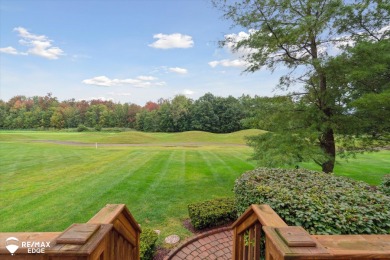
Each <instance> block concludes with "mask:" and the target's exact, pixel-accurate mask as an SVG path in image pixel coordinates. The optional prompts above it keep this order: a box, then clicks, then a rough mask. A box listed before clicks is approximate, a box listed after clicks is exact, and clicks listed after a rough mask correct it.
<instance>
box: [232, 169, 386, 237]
mask: <svg viewBox="0 0 390 260" xmlns="http://www.w3.org/2000/svg"><path fill="white" fill-rule="evenodd" d="M234 192H235V196H236V197H235V199H236V206H237V209H238V212H239V213H240V214H241V213H242V212H244V210H245V209H246V208H247V207H248V206H249V205H251V204H269V205H270V206H271V207H272V208H273V209H274V210H275V211H276V212H277V213H278V214H279V216H280V217H281V218H282V219H283V220H284V221H285V222H286V223H287V224H288V225H292V226H295V225H297V226H302V227H304V228H305V229H306V230H307V231H308V232H309V233H311V234H380V233H381V234H386V233H390V198H389V197H387V196H385V195H384V194H382V193H381V192H379V191H377V192H375V191H372V190H370V186H369V185H367V184H365V183H363V182H360V181H354V180H352V179H348V178H345V177H335V176H333V175H330V174H326V173H320V172H315V171H309V170H305V169H296V170H290V169H269V168H259V169H256V170H253V171H249V172H246V173H244V174H243V175H242V176H241V177H239V178H238V179H237V180H236V182H235V186H234Z"/></svg>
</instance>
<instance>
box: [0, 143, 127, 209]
mask: <svg viewBox="0 0 390 260" xmlns="http://www.w3.org/2000/svg"><path fill="white" fill-rule="evenodd" d="M75 150H77V151H78V152H81V151H82V152H83V154H84V155H83V157H84V158H89V159H88V163H85V162H80V161H78V160H73V158H72V156H68V157H69V158H72V159H71V160H66V159H65V160H61V158H62V157H61V156H58V153H63V152H64V150H61V149H60V152H58V148H57V150H51V149H50V154H47V155H46V156H44V157H43V158H45V160H37V159H35V160H34V159H33V160H24V161H22V162H20V164H25V165H24V166H23V168H24V167H27V166H30V170H28V171H26V170H24V169H18V170H17V171H16V172H15V173H16V174H14V176H8V178H7V176H3V177H4V178H2V180H3V181H2V183H3V185H1V186H2V189H3V190H7V193H6V194H5V196H9V197H10V199H12V197H15V196H17V198H18V199H19V200H22V201H23V200H26V199H27V201H28V198H30V199H31V197H35V196H42V195H44V194H46V193H48V192H51V191H53V190H56V189H58V187H60V186H64V185H69V184H71V185H74V184H75V183H80V182H81V181H82V180H84V179H89V178H91V176H92V175H93V174H94V173H96V172H98V171H101V170H104V169H106V168H107V167H110V163H109V162H108V161H107V156H106V155H105V154H104V153H102V152H101V151H99V152H97V151H94V150H88V149H83V148H81V149H77V148H76V149H69V150H68V154H69V153H70V154H73V153H74V151H75ZM27 152H28V153H34V152H36V151H33V150H28V151H27ZM121 158H123V155H122V154H121V153H114V154H113V153H111V154H110V160H111V161H114V162H115V163H120V162H121V160H120V159H121ZM15 163H16V162H15ZM4 170H5V171H7V169H5V168H4ZM69 173H71V176H72V178H68V176H69ZM15 178H16V179H15ZM16 180H17V181H16ZM26 197H28V198H26ZM9 205H12V204H9ZM2 206H3V207H7V206H6V205H2Z"/></svg>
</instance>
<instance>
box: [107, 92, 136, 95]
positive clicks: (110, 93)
mask: <svg viewBox="0 0 390 260" xmlns="http://www.w3.org/2000/svg"><path fill="white" fill-rule="evenodd" d="M108 94H109V95H112V96H131V93H115V92H108Z"/></svg>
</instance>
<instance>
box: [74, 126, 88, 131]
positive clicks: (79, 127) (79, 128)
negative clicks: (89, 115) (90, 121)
mask: <svg viewBox="0 0 390 260" xmlns="http://www.w3.org/2000/svg"><path fill="white" fill-rule="evenodd" d="M84 131H88V127H86V126H85V125H82V124H80V125H78V126H77V132H84Z"/></svg>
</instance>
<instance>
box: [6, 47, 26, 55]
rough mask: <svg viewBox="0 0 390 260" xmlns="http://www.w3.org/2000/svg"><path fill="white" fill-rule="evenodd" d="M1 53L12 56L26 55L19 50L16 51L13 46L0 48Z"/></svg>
mask: <svg viewBox="0 0 390 260" xmlns="http://www.w3.org/2000/svg"><path fill="white" fill-rule="evenodd" d="M0 52H2V53H7V54H12V55H26V53H23V52H19V51H18V50H17V49H15V48H14V47H12V46H8V47H4V48H0Z"/></svg>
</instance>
